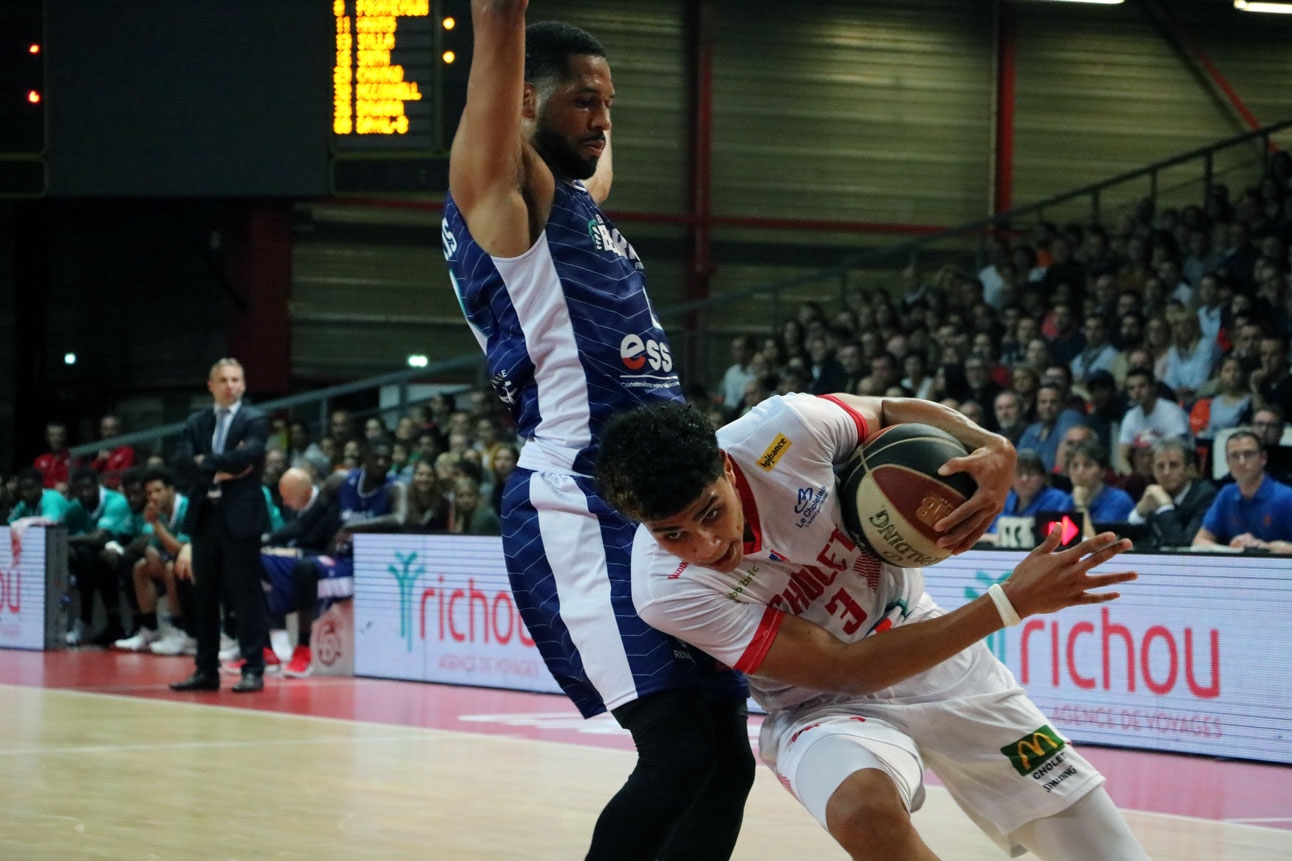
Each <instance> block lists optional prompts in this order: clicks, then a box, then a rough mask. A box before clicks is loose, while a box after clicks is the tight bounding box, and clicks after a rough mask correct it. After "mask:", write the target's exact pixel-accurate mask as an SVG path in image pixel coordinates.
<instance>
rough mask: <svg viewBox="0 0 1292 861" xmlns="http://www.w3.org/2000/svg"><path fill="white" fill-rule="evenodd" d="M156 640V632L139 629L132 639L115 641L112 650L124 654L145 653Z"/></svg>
mask: <svg viewBox="0 0 1292 861" xmlns="http://www.w3.org/2000/svg"><path fill="white" fill-rule="evenodd" d="M156 640H157V632H156V631H154V630H153V629H152V628H140V629H139V633H137V634H135V635H134V636H133V637H126V638H125V639H124V640H117V641H115V642H114V643H113V644H112V648H114V649H121V650H122V651H125V652H146V651H148V647H149V646H151V645H152V644H153V643H154V642H156Z"/></svg>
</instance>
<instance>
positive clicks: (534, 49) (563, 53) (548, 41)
mask: <svg viewBox="0 0 1292 861" xmlns="http://www.w3.org/2000/svg"><path fill="white" fill-rule="evenodd" d="M572 56H592V57H602V58H604V57H605V56H606V49H605V48H603V47H601V43H600V42H598V41H597V39H596V37H595V36H593V35H592V34H591V33H589V32H587V31H586V30H581V29H579V28H578V27H575V26H574V25H573V24H567V23H565V22H564V21H536V22H535V23H533V24H530V25H529V26H528V27H526V28H525V80H526V81H528V82H529V83H531V84H535V85H538V84H542V83H546V82H550V81H560V80H563V79H564V78H565V76H566V75H567V74H568V73H569V63H568V62H567V61H568V59H569V58H570V57H572Z"/></svg>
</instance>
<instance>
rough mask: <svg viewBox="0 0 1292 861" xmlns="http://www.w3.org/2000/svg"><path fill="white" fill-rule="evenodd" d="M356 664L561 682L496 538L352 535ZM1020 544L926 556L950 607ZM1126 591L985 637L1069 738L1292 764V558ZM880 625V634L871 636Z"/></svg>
mask: <svg viewBox="0 0 1292 861" xmlns="http://www.w3.org/2000/svg"><path fill="white" fill-rule="evenodd" d="M355 555H356V559H355V561H356V564H355V599H354V607H355V671H356V672H357V673H358V674H359V675H361V676H378V677H384V678H397V679H411V680H418V681H429V682H448V683H453V684H468V685H480V686H484V687H500V688H511V689H516V690H526V691H544V692H556V691H557V690H558V689H557V687H556V684H555V682H554V681H553V680H552V678H551V676H550V675H549V674H548V672H547V670H546V668H545V667H544V666H543V662H542V660H541V659H540V657H539V655H538V651H537V649H535V647H534V645H533V642H532V641H531V640H530V638H529V635H528V633H527V632H526V631H525V628H524V626H523V625H522V624H521V621H520V617H519V614H518V613H517V611H516V607H515V604H514V603H513V602H512V600H511V593H510V591H509V588H508V583H507V576H506V574H505V571H504V567H503V557H502V547H501V542H500V541H499V539H497V538H484V537H471V536H444V535H440V536H430V535H427V536H412V535H398V536H381V535H359V536H356V554H355ZM1021 558H1022V554H1021V553H1018V552H1008V551H970V552H968V553H965V554H963V555H961V556H958V557H953V558H951V559H948V560H946V561H944V562H941V563H939V564H937V565H934V566H932V567H930V568H927V569H925V571H924V576H925V581H926V584H927V588H928V591H929V594H931V595H932V596H933V598H934V600H935V601H937V602H938V603H939V604H940V605H941V606H942V607H944V608H945V609H947V610H951V609H954V608H956V607H959V606H961V605H962V604H964V603H966V602H968V601H970V600H973V599H974V598H976V597H978V596H979V595H982V594H984V593H985V592H986V591H987V588H988V587H989V586H990V585H991V584H992V583H997V582H1002V581H1003V580H1004V579H1005V578H1006V577H1008V576H1009V573H1010V571H1012V570H1013V566H1014V565H1015V564H1017V562H1018V561H1019V560H1020V559H1021ZM1110 568H1112V569H1115V570H1134V571H1137V572H1139V575H1140V578H1139V580H1137V581H1134V582H1132V583H1128V584H1125V585H1124V586H1122V587H1121V589H1120V591H1121V593H1122V597H1121V598H1120V599H1119V600H1117V601H1113V602H1111V603H1108V604H1097V605H1092V606H1084V607H1072V608H1069V609H1066V610H1063V611H1062V612H1059V613H1055V614H1051V615H1048V616H1034V617H1031V618H1028V619H1024V620H1023V623H1022V624H1021V625H1019V626H1017V627H1013V628H1007V629H1005V630H1003V631H998V632H997V633H996V634H994V635H992V636H991V637H989V638H988V640H987V645H988V646H989V648H991V650H992V651H993V652H994V653H995V654H996V656H997V657H999V658H1000V659H1001V660H1002V661H1003V662H1004V663H1005V664H1006V665H1007V666H1008V667H1009V668H1010V669H1011V670H1012V671H1013V673H1014V675H1015V676H1016V677H1017V678H1018V680H1019V682H1020V683H1022V684H1023V685H1024V687H1026V688H1027V690H1028V693H1029V694H1030V695H1031V697H1032V699H1033V700H1034V701H1035V702H1036V704H1037V705H1038V706H1039V707H1040V708H1041V710H1042V711H1044V712H1045V713H1046V714H1047V715H1048V716H1049V717H1050V718H1051V720H1052V722H1053V724H1054V726H1056V727H1057V728H1059V729H1060V731H1062V732H1063V733H1065V734H1066V735H1068V736H1070V737H1071V738H1072V739H1073V740H1074V741H1078V742H1092V743H1096V744H1109V745H1114V746H1119V747H1132V748H1143V749H1148V750H1163V751H1174V752H1180V753H1198V754H1206V755H1210V756H1220V757H1234V758H1243V759H1254V760H1264V761H1268V762H1283V763H1292V711H1290V710H1289V709H1288V708H1287V703H1289V702H1292V673H1287V672H1284V671H1283V665H1284V663H1286V662H1287V661H1288V660H1292V625H1290V624H1288V620H1289V619H1292V560H1289V559H1286V558H1278V557H1268V556H1265V557H1261V556H1233V555H1227V556H1216V555H1205V556H1204V555H1198V556H1191V555H1174V556H1166V555H1125V556H1121V557H1118V559H1116V560H1114V562H1113V563H1112V564H1111V565H1110ZM880 636H882V635H880Z"/></svg>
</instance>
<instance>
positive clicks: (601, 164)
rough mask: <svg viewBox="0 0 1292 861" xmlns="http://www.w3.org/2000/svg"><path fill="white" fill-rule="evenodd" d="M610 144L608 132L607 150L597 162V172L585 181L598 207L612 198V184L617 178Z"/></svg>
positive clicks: (585, 185)
mask: <svg viewBox="0 0 1292 861" xmlns="http://www.w3.org/2000/svg"><path fill="white" fill-rule="evenodd" d="M610 143H611V141H610V132H609V130H607V131H606V148H605V149H604V150H602V152H601V159H600V160H599V161H598V162H597V172H596V173H594V174H593V175H592V176H591V177H590V178H588V179H585V180H584V181H583V186H584V188H586V189H587V190H588V194H590V195H591V196H592V199H593V200H595V201H596V202H597V204H598V205H600V204H602V203H605V201H606V198H607V197H609V196H610V184H611V183H612V182H613V181H614V178H615V169H614V165H613V164H612V161H611V158H610Z"/></svg>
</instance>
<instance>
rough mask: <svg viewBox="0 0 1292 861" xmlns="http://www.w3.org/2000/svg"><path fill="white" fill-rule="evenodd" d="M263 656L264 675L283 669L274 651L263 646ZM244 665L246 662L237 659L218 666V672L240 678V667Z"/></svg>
mask: <svg viewBox="0 0 1292 861" xmlns="http://www.w3.org/2000/svg"><path fill="white" fill-rule="evenodd" d="M264 656H265V672H266V673H276V672H278V671H279V670H281V669H282V668H283V662H282V661H280V660H278V656H277V655H275V654H274V650H273V649H271V648H269V647H268V646H265V651H264ZM246 663H247V662H246V661H245V660H244V659H242V658H238V659H237V660H233V661H225V662H224V663H223V664H220V672H222V673H228V674H229V675H231V676H240V675H242V667H243V665H244V664H246Z"/></svg>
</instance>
